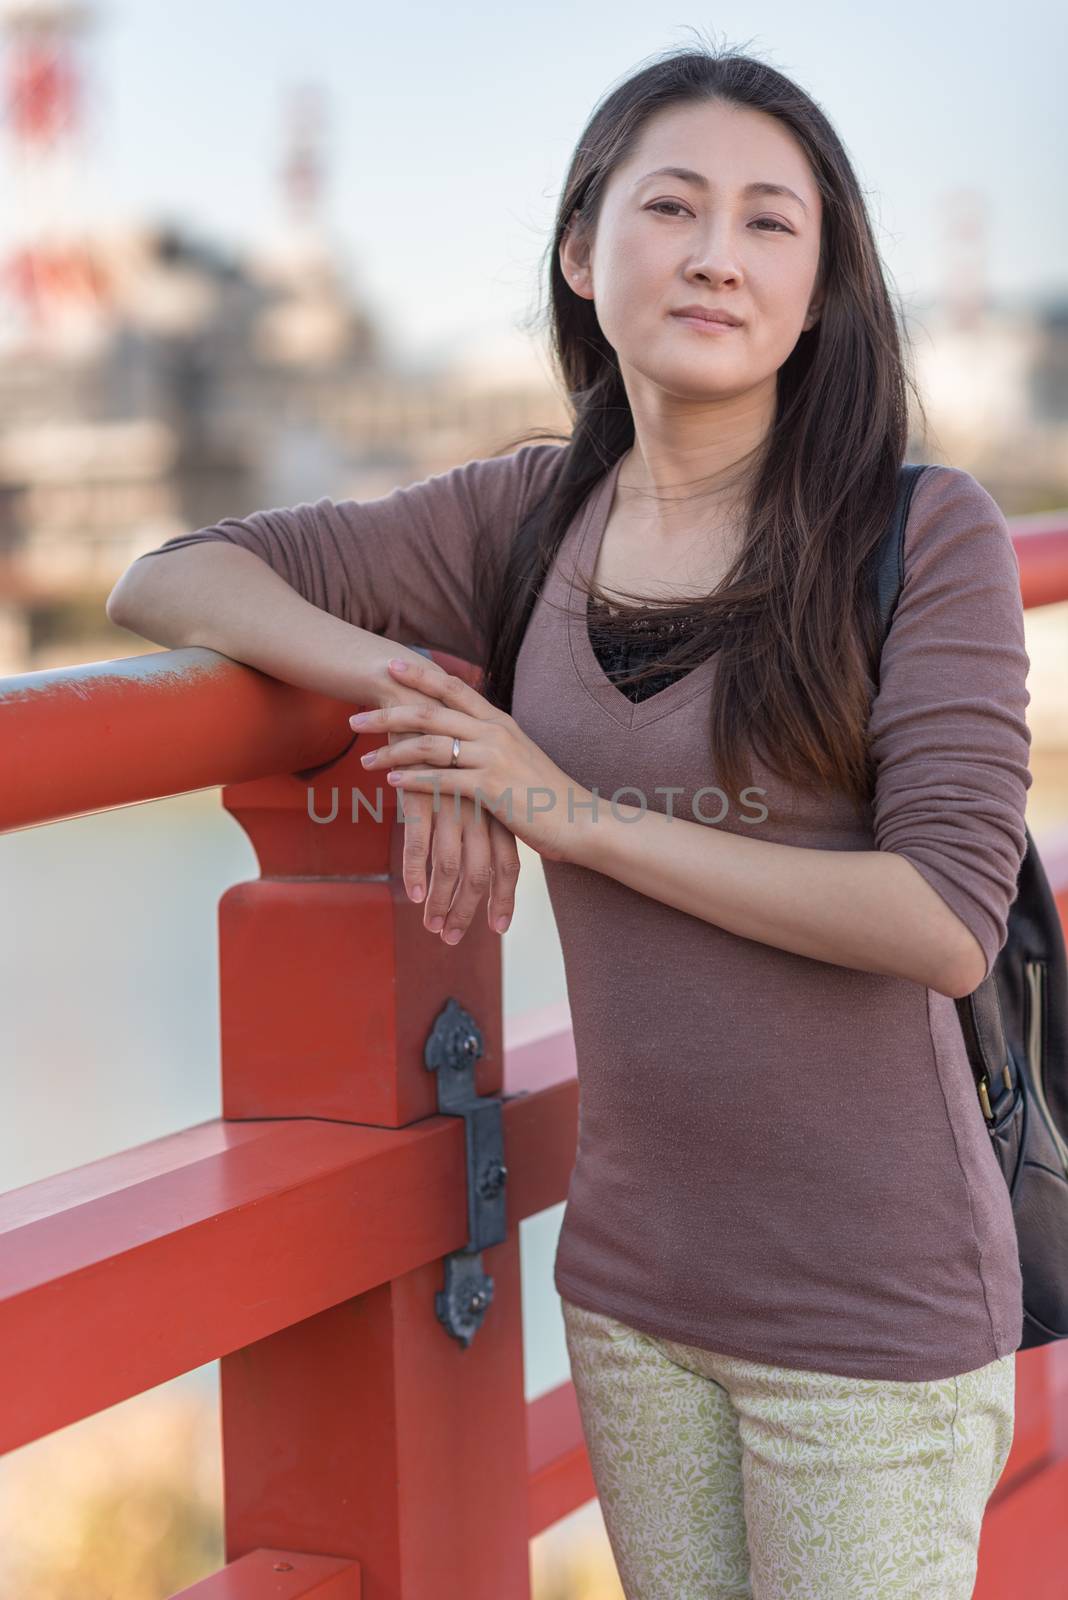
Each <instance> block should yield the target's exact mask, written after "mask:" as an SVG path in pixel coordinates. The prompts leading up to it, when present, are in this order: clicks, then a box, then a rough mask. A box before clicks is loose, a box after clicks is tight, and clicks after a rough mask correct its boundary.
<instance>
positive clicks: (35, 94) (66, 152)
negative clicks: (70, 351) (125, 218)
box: [0, 0, 107, 353]
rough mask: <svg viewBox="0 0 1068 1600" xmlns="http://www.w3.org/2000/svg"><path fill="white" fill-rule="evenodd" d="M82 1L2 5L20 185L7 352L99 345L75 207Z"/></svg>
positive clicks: (10, 0) (9, 118)
mask: <svg viewBox="0 0 1068 1600" xmlns="http://www.w3.org/2000/svg"><path fill="white" fill-rule="evenodd" d="M92 19H93V12H92V7H91V6H89V5H87V4H84V3H82V0H6V3H5V4H3V5H2V6H0V41H2V49H3V60H2V82H3V87H2V96H3V99H2V110H0V117H2V126H3V131H4V135H5V143H6V145H7V151H6V154H7V159H8V161H9V162H11V163H12V164H13V169H14V179H15V184H16V196H17V198H16V204H15V207H14V215H15V216H16V217H17V219H18V222H17V224H16V230H17V231H16V235H15V238H14V240H13V242H12V243H11V245H10V246H9V248H8V250H7V254H6V256H5V257H4V258H3V259H2V260H0V294H2V296H3V300H4V321H5V323H6V324H7V328H6V329H5V334H6V342H7V344H8V348H9V349H10V348H11V347H12V346H14V347H15V348H20V349H21V350H23V351H29V350H31V349H34V350H44V349H50V350H52V351H55V352H56V353H58V352H59V351H60V350H61V349H62V348H70V347H71V346H72V345H75V346H78V345H82V346H84V344H85V342H86V341H87V340H88V342H89V343H91V344H95V343H97V341H98V340H99V338H100V335H101V332H102V327H101V324H102V322H103V320H104V313H105V301H106V298H107V295H106V289H107V286H106V282H105V278H104V274H103V272H102V269H101V267H100V265H99V263H98V262H97V261H96V259H95V257H94V254H93V251H92V249H91V246H90V244H89V242H88V239H87V237H86V234H85V231H84V230H79V228H78V226H77V223H73V225H72V218H73V216H74V215H75V214H76V211H77V201H78V161H79V157H80V154H81V150H80V143H81V136H82V131H83V123H84V116H83V114H84V83H83V72H82V66H81V61H80V50H79V47H80V43H81V39H82V36H83V35H84V33H85V31H86V30H87V28H88V27H89V25H90V24H91V22H92Z"/></svg>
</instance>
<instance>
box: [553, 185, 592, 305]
mask: <svg viewBox="0 0 1068 1600" xmlns="http://www.w3.org/2000/svg"><path fill="white" fill-rule="evenodd" d="M559 254H560V271H561V272H562V273H563V275H564V277H565V278H566V279H567V282H568V284H569V285H570V287H571V288H572V289H573V290H574V291H575V293H576V294H577V295H580V296H581V297H582V299H584V300H592V299H593V259H592V250H591V248H590V241H589V239H588V238H587V236H586V229H585V227H584V226H583V218H582V208H581V207H580V206H576V207H575V209H574V211H572V213H571V215H570V217H569V218H568V219H567V226H566V227H565V229H564V232H563V235H562V237H561V239H560V252H559Z"/></svg>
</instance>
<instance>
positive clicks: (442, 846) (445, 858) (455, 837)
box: [423, 796, 463, 933]
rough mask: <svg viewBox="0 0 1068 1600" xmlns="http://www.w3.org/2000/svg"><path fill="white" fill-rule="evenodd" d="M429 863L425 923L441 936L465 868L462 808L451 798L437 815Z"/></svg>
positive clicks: (431, 930)
mask: <svg viewBox="0 0 1068 1600" xmlns="http://www.w3.org/2000/svg"><path fill="white" fill-rule="evenodd" d="M430 863H431V865H430V893H429V894H428V895H427V898H426V911H425V912H424V913H423V924H424V926H425V927H426V928H427V929H429V931H430V932H431V933H441V932H442V931H443V930H444V927H445V918H446V917H447V916H448V914H449V907H450V906H451V905H452V900H453V896H454V894H455V893H456V888H457V885H458V883H459V881H460V870H461V867H462V865H463V829H462V827H461V825H460V818H459V806H458V804H456V803H454V802H453V800H452V797H451V796H450V797H449V799H448V801H446V802H443V803H442V806H441V809H440V810H439V811H438V812H437V813H436V814H435V816H434V833H433V838H432V840H431V845H430Z"/></svg>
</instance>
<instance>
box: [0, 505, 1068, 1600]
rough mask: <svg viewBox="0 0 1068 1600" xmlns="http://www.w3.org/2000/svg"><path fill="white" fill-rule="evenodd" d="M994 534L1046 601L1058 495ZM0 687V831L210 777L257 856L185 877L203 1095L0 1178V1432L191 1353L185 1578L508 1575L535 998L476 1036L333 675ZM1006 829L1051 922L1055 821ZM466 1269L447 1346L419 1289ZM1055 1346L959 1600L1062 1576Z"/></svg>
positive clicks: (137, 676) (556, 1513)
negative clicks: (199, 1405)
mask: <svg viewBox="0 0 1068 1600" xmlns="http://www.w3.org/2000/svg"><path fill="white" fill-rule="evenodd" d="M1028 524H1030V525H1028ZM1013 536H1014V540H1015V544H1016V549H1017V553H1018V555H1019V559H1020V566H1021V582H1022V589H1023V596H1024V603H1025V605H1027V606H1036V605H1044V604H1048V603H1052V602H1055V601H1060V600H1063V599H1066V598H1068V515H1065V514H1058V515H1057V516H1052V517H1047V518H1044V519H1021V520H1020V521H1019V522H1017V523H1014V524H1013ZM438 659H441V660H444V661H445V662H446V664H447V665H449V666H450V667H451V668H452V669H454V670H463V671H465V673H470V669H467V668H464V667H460V665H459V664H458V663H456V662H455V661H452V660H450V659H449V658H447V657H438ZM472 681H477V680H475V679H474V678H472ZM0 705H2V713H3V722H2V730H3V749H4V754H5V758H6V766H5V770H7V771H8V773H9V774H10V775H11V776H9V780H8V782H7V784H6V785H5V787H4V793H3V795H2V797H0V831H6V832H10V831H13V830H17V829H21V828H27V827H33V826H37V825H39V824H42V823H46V822H55V821H58V820H61V819H64V818H69V817H75V816H80V815H84V814H86V813H89V812H94V811H101V810H106V809H110V808H113V807H119V806H127V805H132V804H135V803H137V802H141V801H147V800H154V799H160V798H164V797H166V796H170V795H176V794H181V793H186V792H189V791H192V790H196V789H203V788H214V787H221V789H222V800H223V804H224V806H225V807H226V809H227V810H228V811H230V813H231V814H232V815H233V816H234V817H235V818H236V820H237V821H238V822H239V823H240V824H241V826H242V827H243V828H244V829H245V830H246V832H247V833H248V835H249V837H250V839H251V841H252V843H253V845H254V847H255V850H256V853H257V857H258V861H259V865H260V871H261V874H262V876H261V877H260V878H259V879H257V880H256V881H254V882H250V883H240V884H236V885H234V886H233V887H232V888H230V889H229V890H227V892H226V893H225V894H224V895H223V897H222V899H221V901H220V904H219V958H220V1001H221V1007H220V1024H221V1063H222V1115H221V1117H219V1118H218V1119H216V1120H212V1121H209V1122H205V1123H201V1124H199V1125H198V1126H196V1127H192V1128H188V1129H185V1130H184V1131H182V1132H180V1133H177V1134H174V1135H171V1136H169V1137H166V1138H162V1139H156V1140H153V1141H151V1142H150V1143H148V1144H145V1145H141V1146H139V1147H137V1148H135V1149H132V1150H127V1151H124V1152H122V1153H121V1154H119V1155H116V1156H112V1157H109V1158H107V1159H105V1160H101V1161H94V1162H91V1163H89V1164H88V1165H86V1166H83V1167H79V1168H76V1169H74V1170H73V1171H70V1172H65V1173H62V1174H59V1175H58V1176H55V1177H51V1178H46V1179H44V1180H42V1181H40V1182H37V1183H32V1184H28V1185H26V1186H25V1187H24V1188H21V1189H16V1190H14V1191H12V1192H10V1193H8V1194H6V1195H2V1196H0V1235H2V1238H3V1249H2V1254H0V1372H2V1373H3V1379H2V1384H3V1388H2V1393H3V1403H2V1405H0V1450H2V1451H7V1450H13V1449H16V1448H17V1447H19V1446H20V1445H23V1444H26V1443H28V1442H30V1441H31V1440H35V1439H39V1438H41V1437H43V1436H44V1435H46V1434H48V1433H50V1432H52V1431H53V1430H55V1429H57V1428H61V1427H64V1426H65V1425H66V1424H68V1423H71V1422H75V1421H78V1420H79V1419H81V1418H83V1417H87V1416H90V1415H92V1414H94V1413H96V1412H99V1411H101V1410H103V1409H105V1408H106V1407H109V1406H112V1405H114V1404H116V1402H118V1401H120V1400H124V1399H126V1398H128V1397H130V1396H133V1395H136V1394H140V1393H143V1392H144V1391H146V1390H148V1389H150V1388H153V1387H154V1386H156V1385H157V1384H160V1383H163V1382H165V1381H166V1380H167V1379H170V1378H174V1377H177V1376H178V1375H179V1374H181V1373H185V1372H188V1371H190V1370H192V1369H194V1368H196V1367H199V1366H202V1365H203V1364H204V1363H206V1362H209V1361H212V1360H216V1359H217V1360H218V1361H219V1362H220V1403H221V1427H222V1441H223V1469H224V1486H225V1496H224V1529H225V1552H226V1560H227V1563H228V1564H227V1566H226V1567H225V1568H224V1569H223V1570H222V1571H221V1572H219V1573H217V1574H215V1575H214V1576H212V1577H210V1578H206V1579H204V1580H203V1581H202V1582H200V1583H198V1584H195V1585H194V1586H193V1588H191V1589H187V1590H185V1591H183V1593H184V1594H185V1595H186V1596H187V1597H188V1596H193V1595H195V1596H197V1597H198V1600H239V1597H242V1600H243V1597H246V1596H247V1597H249V1600H251V1597H253V1596H255V1597H256V1600H260V1597H262V1596H272V1597H277V1600H283V1597H284V1600H297V1597H307V1596H311V1595H315V1596H316V1597H322V1600H327V1597H329V1600H356V1597H358V1596H360V1595H361V1593H362V1594H363V1595H364V1597H365V1600H371V1597H374V1600H431V1597H432V1600H453V1597H455V1600H460V1597H461V1596H462V1597H464V1600H527V1597H529V1594H530V1576H529V1540H530V1539H531V1537H532V1536H533V1535H535V1534H537V1533H539V1532H541V1531H542V1530H544V1529H546V1528H548V1527H549V1526H550V1525H551V1524H553V1523H554V1522H556V1521H557V1520H559V1519H560V1518H561V1517H563V1516H565V1515H566V1514H567V1513H569V1512H571V1511H573V1510H575V1509H576V1508H577V1507H578V1506H580V1505H582V1504H584V1503H585V1502H586V1501H588V1500H589V1499H590V1498H592V1496H593V1495H594V1494H595V1492H596V1491H595V1487H594V1483H593V1478H592V1475H591V1472H590V1467H589V1462H588V1460H587V1457H586V1451H585V1446H584V1443H583V1437H582V1430H581V1425H580V1421H579V1415H578V1409H577V1405H576V1401H575V1395H574V1390H573V1388H572V1385H571V1384H570V1383H564V1384H561V1385H560V1386H559V1387H558V1388H556V1389H554V1390H552V1391H551V1392H550V1393H548V1394H545V1395H542V1396H541V1397H540V1398H538V1399H537V1400H534V1401H532V1402H529V1403H528V1402H527V1401H526V1400H525V1397H524V1377H523V1351H522V1329H521V1316H520V1309H521V1308H520V1278H519V1233H518V1224H519V1222H520V1220H521V1219H522V1218H524V1217H529V1216H533V1215H534V1214H535V1213H537V1212H539V1211H543V1210H545V1209H546V1208H547V1207H549V1206H552V1205H555V1204H557V1203H558V1202H559V1201H561V1200H563V1199H564V1198H565V1196H566V1193H567V1186H568V1179H569V1175H570V1171H571V1166H572V1162H573V1159H574V1153H575V1139H576V1130H577V1109H578V1104H577V1083H576V1077H575V1058H574V1047H573V1041H572V1037H571V1031H570V1025H569V1022H568V1018H567V1011H566V1007H557V1008H552V1009H551V1010H550V1011H549V1012H547V1013H543V1014H540V1015H539V1016H537V1017H533V1018H530V1017H528V1018H524V1019H520V1020H518V1021H517V1022H516V1023H515V1024H514V1025H513V1026H511V1027H509V1028H508V1029H507V1031H506V1030H505V1028H504V1025H503V1019H502V1014H501V973H500V942H499V938H498V936H497V935H495V934H491V933H490V932H489V930H488V928H487V927H486V925H485V922H484V921H482V920H480V919H479V918H478V917H476V918H474V919H473V921H472V923H471V926H470V928H469V930H468V932H467V935H466V936H465V938H464V940H463V942H462V943H461V944H460V946H458V947H457V948H456V949H451V948H449V947H447V946H445V945H444V944H443V943H442V942H441V941H440V940H439V939H436V938H429V937H428V936H427V934H426V932H425V930H424V929H423V926H422V911H421V908H420V907H418V906H416V905H413V904H411V903H410V902H409V901H408V899H407V897H406V895H405V894H404V890H403V885H402V883H401V878H400V871H399V866H400V846H401V834H402V826H401V825H399V824H397V822H396V817H395V806H394V807H391V806H389V805H388V802H384V803H383V807H382V812H381V820H376V818H375V816H374V815H373V814H372V812H371V811H370V810H368V809H366V808H367V807H368V806H371V805H373V804H374V803H375V799H376V792H377V791H378V789H379V784H378V781H377V780H376V779H375V777H374V775H373V774H372V775H370V776H369V775H368V774H367V773H366V772H365V771H364V769H363V768H362V767H361V766H360V765H359V763H358V761H356V759H355V753H354V752H355V740H354V738H353V735H352V733H351V730H350V729H349V727H348V722H347V717H348V715H349V714H350V712H351V711H352V710H354V709H356V706H355V703H354V704H352V705H349V704H346V703H344V702H342V701H339V700H333V699H329V698H326V697H323V696H319V695H314V694H310V693H307V692H306V691H303V690H298V689H295V688H292V687H291V686H289V685H286V684H282V683H279V682H277V681H275V680H274V679H271V678H269V677H266V676H265V675H264V674H262V673H260V672H257V671H255V670H254V669H251V668H248V667H245V666H241V665H238V664H237V663H235V662H232V661H230V660H229V659H228V658H226V657H224V656H221V655H218V654H217V653H216V652H214V651H210V650H202V649H187V650H173V651H161V652H159V653H156V654H148V655H144V656H137V657H133V658H131V659H129V660H121V661H106V662H98V663H93V664H91V665H88V666H80V667H70V668H65V669H61V670H57V671H49V672H34V673H27V674H24V675H22V676H19V677H13V678H8V679H6V680H3V681H2V682H0ZM367 743H368V741H367V739H366V738H365V739H364V740H363V741H361V744H360V750H361V753H362V751H363V750H364V749H365V748H366V747H367ZM334 789H336V790H337V791H338V796H339V801H340V802H341V803H340V807H339V813H338V816H337V818H336V819H335V820H334V821H331V822H322V821H316V820H314V819H313V817H312V816H311V815H310V814H309V792H310V793H311V796H312V803H313V806H314V810H315V813H316V815H317V816H320V817H322V816H326V815H329V812H330V803H331V796H332V791H333V790H334ZM354 791H355V792H356V793H357V794H359V795H362V796H364V809H363V810H361V811H359V813H358V814H359V823H358V825H353V824H352V823H351V820H350V816H351V813H350V809H349V798H350V796H351V795H352V793H353V792H354ZM356 803H357V805H359V804H360V802H358V801H357V802H356ZM1039 844H1040V848H1041V849H1042V854H1043V861H1044V863H1045V865H1046V868H1047V871H1048V872H1049V875H1050V878H1051V882H1052V883H1053V884H1054V888H1055V890H1056V891H1057V893H1058V898H1059V903H1060V905H1061V909H1062V916H1063V917H1064V918H1065V920H1066V922H1068V845H1066V843H1065V842H1064V841H1063V839H1062V842H1061V843H1058V841H1057V840H1056V839H1053V840H1050V839H1047V838H1045V837H1043V838H1041V839H1040V840H1039ZM450 999H451V1000H453V1001H455V1002H456V1003H457V1004H458V1005H459V1006H460V1007H461V1008H462V1010H463V1013H464V1014H465V1023H464V1028H461V1030H460V1032H459V1033H458V1034H457V1033H456V1032H455V1031H454V1033H453V1034H452V1036H451V1038H450V1039H447V1040H446V1041H445V1043H446V1045H448V1044H450V1043H451V1045H452V1046H453V1047H455V1048H456V1049H458V1052H459V1058H460V1059H459V1060H458V1061H457V1062H456V1064H455V1068H454V1069H453V1070H456V1071H459V1070H460V1069H461V1068H463V1070H465V1071H466V1072H467V1074H468V1076H469V1078H470V1088H471V1092H472V1093H474V1092H475V1091H477V1094H478V1096H479V1097H480V1099H479V1102H478V1107H479V1110H478V1115H479V1116H480V1115H481V1113H482V1112H483V1111H486V1113H487V1116H488V1119H489V1120H488V1124H487V1130H488V1131H487V1132H486V1135H485V1136H486V1137H488V1138H489V1139H490V1145H487V1146H486V1147H485V1148H487V1149H488V1148H491V1145H492V1136H493V1133H494V1132H497V1133H499V1135H500V1137H501V1139H502V1140H503V1150H504V1153H505V1156H506V1166H507V1180H506V1192H507V1205H506V1208H504V1207H503V1206H502V1208H501V1216H502V1217H503V1215H504V1212H505V1211H506V1224H505V1225H504V1226H502V1227H501V1228H500V1229H499V1231H498V1232H497V1233H493V1232H492V1211H493V1199H492V1184H491V1185H490V1188H489V1190H487V1191H486V1193H487V1194H488V1195H489V1199H488V1200H487V1201H486V1202H485V1203H486V1207H487V1211H486V1213H485V1214H483V1213H481V1212H480V1213H479V1214H478V1217H481V1221H480V1222H479V1220H478V1217H476V1212H475V1210H474V1209H472V1207H473V1206H474V1205H475V1202H474V1201H471V1202H470V1203H469V1195H468V1188H469V1186H468V1166H469V1162H468V1154H467V1150H468V1134H469V1132H471V1135H472V1149H473V1150H475V1151H478V1150H480V1149H483V1147H482V1146H480V1145H479V1143H478V1140H479V1139H481V1138H482V1137H483V1134H482V1133H479V1134H478V1135H477V1137H476V1135H475V1133H474V1126H475V1117H474V1115H472V1117H471V1118H470V1120H469V1118H468V1117H467V1116H463V1115H458V1114H454V1113H450V1112H441V1111H439V1102H438V1092H439V1080H442V1074H443V1070H445V1071H446V1076H447V1075H448V1072H447V1069H443V1068H440V1067H439V1068H438V1070H437V1071H429V1070H428V1068H427V1065H426V1064H425V1059H424V1052H425V1050H426V1048H427V1042H428V1040H429V1039H430V1038H431V1036H432V1035H434V1030H435V1026H436V1025H439V1033H440V1021H441V1018H442V1013H443V1011H444V1010H445V1008H446V1006H447V1002H448V1001H449V1000H450ZM467 1019H469V1021H468V1020H467ZM470 1024H473V1026H474V1029H475V1030H476V1031H475V1032H474V1033H470V1032H465V1031H464V1030H465V1028H469V1026H470ZM435 1037H437V1035H435ZM472 1041H474V1042H475V1048H474V1051H473V1052H472V1049H471V1045H472ZM479 1049H480V1051H481V1053H479ZM465 1063H466V1065H465ZM8 1082H9V1095H10V1094H13V1093H17V1085H16V1084H15V1083H14V1082H13V1080H12V1078H11V1076H10V1073H9V1080H8ZM482 1097H485V1098H482ZM479 1126H480V1127H481V1124H479ZM491 1164H492V1163H491ZM475 1166H477V1163H475ZM478 1170H479V1171H480V1172H482V1169H481V1168H479V1169H478ZM483 1176H484V1172H483ZM487 1217H488V1218H489V1228H490V1231H488V1232H487V1233H485V1234H484V1235H483V1237H485V1238H486V1239H487V1240H490V1241H492V1242H487V1243H485V1244H484V1245H483V1248H482V1249H481V1253H480V1255H477V1256H476V1255H475V1253H474V1251H473V1250H472V1249H471V1248H470V1247H471V1246H472V1244H473V1243H475V1242H476V1238H477V1233H478V1227H482V1226H485V1225H486V1222H487ZM479 1265H480V1266H481V1269H482V1271H483V1272H484V1273H486V1274H488V1276H489V1277H490V1278H491V1279H492V1284H493V1289H492V1301H491V1303H490V1304H489V1306H488V1308H486V1309H485V1310H484V1314H483V1316H482V1320H481V1323H480V1324H477V1312H476V1324H477V1331H475V1332H474V1333H473V1336H472V1337H471V1339H470V1342H469V1343H466V1344H465V1343H464V1342H462V1340H461V1339H460V1338H457V1337H453V1336H452V1335H450V1333H449V1332H448V1331H447V1328H446V1326H445V1322H444V1321H443V1320H442V1317H440V1316H439V1314H438V1306H439V1298H438V1297H439V1296H440V1295H441V1292H442V1291H443V1289H444V1288H445V1286H446V1282H447V1274H450V1273H452V1272H454V1271H455V1272H458V1273H462V1272H463V1270H464V1269H465V1268H470V1267H472V1266H475V1267H477V1266H479ZM460 1281H461V1282H462V1281H463V1279H462V1277H461V1279H460ZM476 1304H477V1302H476ZM1065 1355H1066V1352H1065V1351H1064V1350H1063V1349H1062V1348H1061V1347H1060V1346H1046V1347H1043V1348H1042V1349H1039V1350H1034V1351H1026V1352H1021V1353H1020V1354H1019V1355H1018V1356H1017V1374H1018V1387H1017V1425H1016V1434H1015V1440H1014V1444H1013V1450H1012V1455H1011V1457H1010V1460H1009V1462H1008V1464H1007V1466H1006V1469H1005V1472H1004V1473H1003V1475H1002V1478H1001V1481H1000V1483H999V1485H998V1488H997V1490H996V1492H995V1494H994V1496H993V1498H992V1500H991V1502H990V1506H989V1508H988V1512H987V1516H986V1520H985V1523H984V1529H983V1540H982V1547H981V1552H980V1578H979V1585H978V1587H977V1589H976V1596H977V1597H978V1600H995V1597H997V1600H1006V1597H1010V1596H1011V1597H1015V1596H1017V1595H1019V1596H1023V1595H1025V1594H1026V1596H1027V1600H1047V1597H1048V1600H1053V1597H1054V1596H1055V1595H1056V1596H1058V1597H1059V1596H1060V1595H1061V1594H1062V1592H1063V1581H1064V1580H1063V1573H1064V1571H1065V1569H1066V1568H1068V1519H1065V1518H1064V1517H1063V1516H1062V1515H1061V1509H1062V1507H1063V1505H1064V1503H1065V1501H1066V1499H1068V1365H1066V1361H1065V1359H1063V1358H1065Z"/></svg>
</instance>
